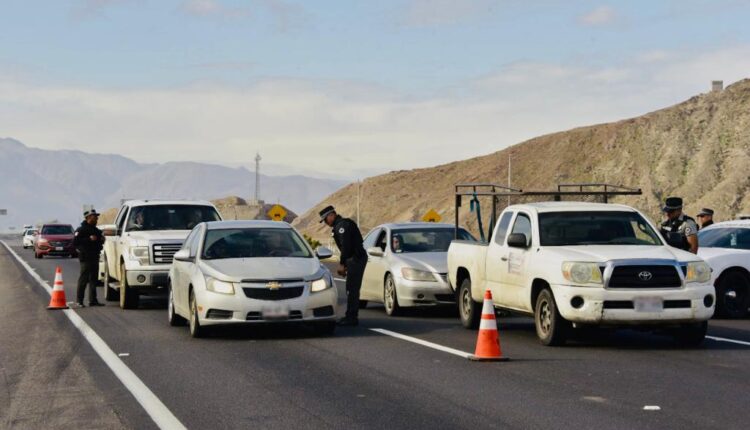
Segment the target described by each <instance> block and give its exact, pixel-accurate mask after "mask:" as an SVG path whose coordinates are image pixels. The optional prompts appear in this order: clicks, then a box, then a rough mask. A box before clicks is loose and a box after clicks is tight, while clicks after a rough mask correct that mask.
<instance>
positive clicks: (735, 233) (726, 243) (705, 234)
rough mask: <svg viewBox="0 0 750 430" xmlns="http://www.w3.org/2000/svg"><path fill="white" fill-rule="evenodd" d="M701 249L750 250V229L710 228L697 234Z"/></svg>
mask: <svg viewBox="0 0 750 430" xmlns="http://www.w3.org/2000/svg"><path fill="white" fill-rule="evenodd" d="M698 243H700V244H701V248H730V249H750V228H736V227H732V228H711V229H708V230H701V231H700V232H698Z"/></svg>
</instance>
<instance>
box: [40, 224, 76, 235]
mask: <svg viewBox="0 0 750 430" xmlns="http://www.w3.org/2000/svg"><path fill="white" fill-rule="evenodd" d="M42 234H44V235H48V236H56V235H64V234H73V227H71V226H69V225H46V226H44V227H42Z"/></svg>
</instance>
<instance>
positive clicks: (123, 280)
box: [120, 263, 139, 309]
mask: <svg viewBox="0 0 750 430" xmlns="http://www.w3.org/2000/svg"><path fill="white" fill-rule="evenodd" d="M138 301H139V297H138V291H135V290H134V289H132V288H130V287H128V272H127V270H125V264H124V263H123V264H121V265H120V308H121V309H135V308H137V307H138Z"/></svg>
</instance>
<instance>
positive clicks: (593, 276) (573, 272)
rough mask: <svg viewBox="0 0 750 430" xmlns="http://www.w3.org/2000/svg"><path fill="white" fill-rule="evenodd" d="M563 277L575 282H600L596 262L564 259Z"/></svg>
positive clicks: (600, 273)
mask: <svg viewBox="0 0 750 430" xmlns="http://www.w3.org/2000/svg"><path fill="white" fill-rule="evenodd" d="M562 273H563V277H564V278H565V279H567V280H568V281H571V282H574V283H576V284H601V283H602V272H601V270H600V269H599V264H597V263H580V262H576V261H566V262H564V263H563V265H562Z"/></svg>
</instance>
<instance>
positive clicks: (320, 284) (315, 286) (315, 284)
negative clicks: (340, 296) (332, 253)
mask: <svg viewBox="0 0 750 430" xmlns="http://www.w3.org/2000/svg"><path fill="white" fill-rule="evenodd" d="M331 286H332V285H331V282H330V280H329V279H328V276H323V277H322V278H320V279H318V280H316V281H312V284H310V291H312V292H313V293H317V292H320V291H323V290H327V289H329V288H331Z"/></svg>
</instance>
